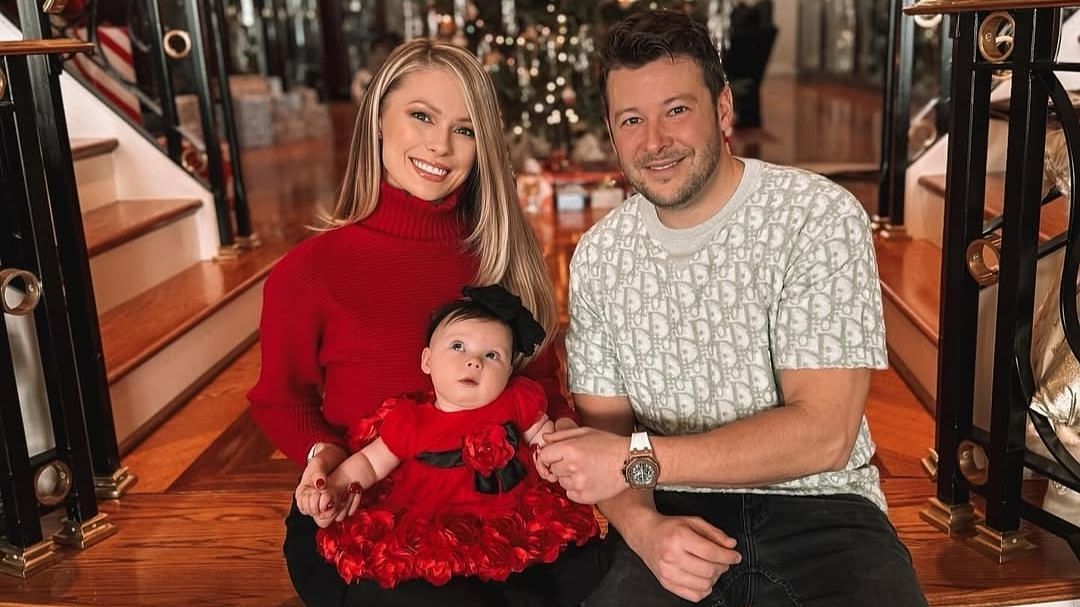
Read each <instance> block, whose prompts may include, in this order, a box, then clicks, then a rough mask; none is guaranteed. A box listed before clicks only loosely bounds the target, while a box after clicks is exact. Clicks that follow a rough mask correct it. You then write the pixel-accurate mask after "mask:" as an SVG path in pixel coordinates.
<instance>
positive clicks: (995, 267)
mask: <svg viewBox="0 0 1080 607" xmlns="http://www.w3.org/2000/svg"><path fill="white" fill-rule="evenodd" d="M1000 260H1001V234H998V233H997V232H995V233H993V234H990V235H989V236H987V237H985V238H976V239H975V240H973V241H971V244H969V245H968V247H967V264H968V272H969V273H970V274H971V277H972V278H974V279H975V282H977V283H979V284H980V285H982V286H984V287H989V286H990V285H992V284H995V283H997V281H998V271H999V270H1000Z"/></svg>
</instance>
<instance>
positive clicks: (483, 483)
mask: <svg viewBox="0 0 1080 607" xmlns="http://www.w3.org/2000/svg"><path fill="white" fill-rule="evenodd" d="M502 427H503V430H505V431H506V442H508V443H510V446H511V447H513V449H514V455H513V456H511V457H510V461H509V462H507V463H506V465H505V466H503V467H502V468H499V469H498V470H495V471H494V472H492V473H491V476H482V475H481V474H480V472H473V488H474V489H475V490H476V491H477V493H493V494H494V493H506V492H507V491H510V490H511V489H513V488H514V487H516V486H517V484H518V483H520V482H521V479H523V478H525V466H522V465H521V462H520V461H518V458H517V452H518V442H519V441H520V440H521V435H520V434H518V430H517V428H516V427H514V424H513V423H512V422H506V423H504V424H503V425H502ZM416 459H418V460H420V461H422V462H424V463H425V464H427V465H429V466H434V467H436V468H457V467H458V466H464V465H465V462H464V460H462V458H461V449H451V450H450V451H424V452H423V453H419V454H417V455H416Z"/></svg>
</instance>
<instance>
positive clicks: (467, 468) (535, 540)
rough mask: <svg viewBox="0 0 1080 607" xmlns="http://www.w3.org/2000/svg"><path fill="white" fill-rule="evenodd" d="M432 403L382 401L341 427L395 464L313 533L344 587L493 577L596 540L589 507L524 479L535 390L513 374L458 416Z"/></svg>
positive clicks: (530, 466) (539, 407) (532, 470)
mask: <svg viewBox="0 0 1080 607" xmlns="http://www.w3.org/2000/svg"><path fill="white" fill-rule="evenodd" d="M433 401H434V394H431V393H428V394H424V395H417V396H416V397H405V398H400V399H390V400H388V401H386V403H384V404H383V406H382V407H381V408H380V409H379V410H378V411H377V412H376V413H375V415H373V416H372V417H370V418H368V419H365V420H363V421H361V422H360V423H358V424H357V425H356V426H355V427H353V428H352V429H351V430H350V433H349V438H350V440H349V442H350V447H351V448H353V449H354V450H358V449H360V448H362V447H363V445H365V444H367V443H368V442H371V441H372V440H374V438H375V436H376V435H378V436H381V437H382V439H383V442H384V443H386V446H387V447H388V448H389V449H390V451H391V452H393V453H394V455H396V456H397V457H398V458H399V459H400V460H401V464H400V465H399V466H398V467H397V469H395V470H394V472H393V473H391V474H390V476H388V477H387V478H386V479H384V480H383V481H381V482H380V483H378V484H376V485H375V486H373V487H371V488H370V489H368V490H367V491H365V492H364V495H363V501H362V505H361V507H360V508H359V509H358V510H357V511H356V512H355V513H354V514H353V516H351V517H349V518H347V519H345V520H344V521H342V522H340V523H334V524H332V525H331V526H329V527H327V528H326V529H321V530H320V531H319V532H318V534H317V536H316V545H317V547H318V550H319V553H320V554H322V556H323V557H324V558H326V559H327V561H329V562H332V563H334V564H335V565H336V566H337V569H338V572H339V573H340V574H341V577H342V578H344V579H345V581H346V582H352V581H353V580H355V579H361V578H365V579H373V580H375V581H376V582H378V584H379V585H380V586H382V587H384V588H392V587H393V586H395V585H396V584H397V583H398V582H400V581H403V580H408V579H417V578H422V579H425V580H427V581H428V582H430V583H432V584H435V585H442V584H445V583H446V582H447V581H449V580H450V577H451V576H477V577H479V578H481V579H483V580H505V579H506V578H507V577H508V576H509V575H510V574H512V573H516V572H519V571H522V570H524V569H525V567H527V566H528V565H531V564H535V563H550V562H553V561H554V560H555V559H556V558H557V557H558V556H559V553H560V552H561V551H562V549H563V548H565V547H566V546H568V545H569V544H570V543H571V542H573V543H576V544H577V545H582V544H584V543H585V542H586V541H587V540H588V539H589V538H591V537H593V536H595V535H597V534H598V533H599V527H598V525H597V522H596V519H595V517H594V516H593V510H592V507H591V506H585V505H581V504H576V503H574V502H571V501H570V500H569V499H567V498H566V495H565V493H564V492H563V491H562V489H561V488H560V487H559V486H558V485H555V484H552V483H549V482H547V481H544V480H543V479H541V478H540V476H539V474H538V473H537V472H536V467H535V464H534V462H533V459H532V453H531V451H530V449H529V445H528V444H527V443H526V442H525V439H524V436H523V434H524V432H525V430H527V429H529V428H530V427H532V426H533V425H534V424H535V423H536V421H537V420H539V419H540V416H541V414H542V413H543V412H544V410H545V409H546V408H547V397H546V396H545V395H544V390H543V388H542V387H541V386H540V385H539V384H537V383H536V382H534V381H532V380H530V379H527V378H524V377H515V378H513V379H511V380H510V383H509V385H507V387H506V389H505V390H504V391H503V393H502V394H501V395H499V397H498V398H496V399H495V400H494V401H493V402H491V403H490V404H488V405H486V406H484V407H481V408H479V409H472V410H469V411H457V412H452V413H447V412H444V411H440V410H438V409H436V408H435V406H434V404H433Z"/></svg>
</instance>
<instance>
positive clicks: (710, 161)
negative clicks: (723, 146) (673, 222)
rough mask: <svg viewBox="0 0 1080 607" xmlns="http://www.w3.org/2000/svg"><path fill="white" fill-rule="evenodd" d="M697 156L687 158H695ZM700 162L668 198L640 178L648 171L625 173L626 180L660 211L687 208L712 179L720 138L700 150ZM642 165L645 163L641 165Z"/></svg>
mask: <svg viewBox="0 0 1080 607" xmlns="http://www.w3.org/2000/svg"><path fill="white" fill-rule="evenodd" d="M696 157H697V154H695V155H694V156H691V157H688V158H696ZM700 160H701V161H700V162H698V163H697V164H696V166H694V167H692V168H691V170H690V174H689V175H688V176H687V177H686V181H685V182H684V183H683V184H682V187H680V188H679V189H678V190H677V191H676V192H675V193H674V194H672V195H671V196H669V197H666V198H665V197H663V196H661V195H660V194H659V193H657V192H655V191H653V190H651V189H650V188H649V186H648V185H646V183H645V180H644V179H643V178H642V174H643V173H644V172H645V171H647V170H648V169H645V168H638V170H637V171H634V172H633V173H627V175H626V179H627V180H628V181H629V182H630V185H632V186H634V189H635V190H637V191H638V192H641V193H642V194H643V195H644V196H645V198H647V199H648V200H649V202H651V203H652V204H653V205H654V206H657V207H660V208H662V209H679V208H683V207H686V206H688V205H689V204H690V203H691V202H692V201H693V200H694V198H695V197H696V196H697V195H698V194H699V193H700V192H701V190H703V189H704V188H705V184H707V183H708V182H709V179H711V178H712V176H713V172H714V171H715V170H716V167H717V163H718V162H719V161H720V138H719V137H714V138H712V139H710V140H709V143H708V144H707V145H706V146H705V147H704V148H703V149H702V150H701V158H700ZM641 164H642V165H643V164H645V163H641Z"/></svg>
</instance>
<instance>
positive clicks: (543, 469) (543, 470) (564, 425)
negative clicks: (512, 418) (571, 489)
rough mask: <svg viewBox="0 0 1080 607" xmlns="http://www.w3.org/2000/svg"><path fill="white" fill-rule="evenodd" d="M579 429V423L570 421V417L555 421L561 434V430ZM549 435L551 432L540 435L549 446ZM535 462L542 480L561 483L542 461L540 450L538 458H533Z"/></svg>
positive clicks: (537, 452) (537, 453)
mask: <svg viewBox="0 0 1080 607" xmlns="http://www.w3.org/2000/svg"><path fill="white" fill-rule="evenodd" d="M577 427H578V425H577V422H575V421H574V420H572V419H570V418H569V417H560V418H559V419H557V420H555V431H556V432H559V431H560V430H571V429H573V428H577ZM547 434H550V432H546V433H544V434H541V435H540V438H541V440H542V441H544V443H545V444H547V438H546V436H547ZM533 462H535V463H536V471H537V472H538V473H540V478H542V479H544V480H545V481H548V482H549V483H557V482H559V477H557V476H555V475H554V474H552V473H551V469H550V468H548V467H547V465H546V464H545V463H544V462H542V461H540V449H537V450H536V456H535V457H533Z"/></svg>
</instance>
